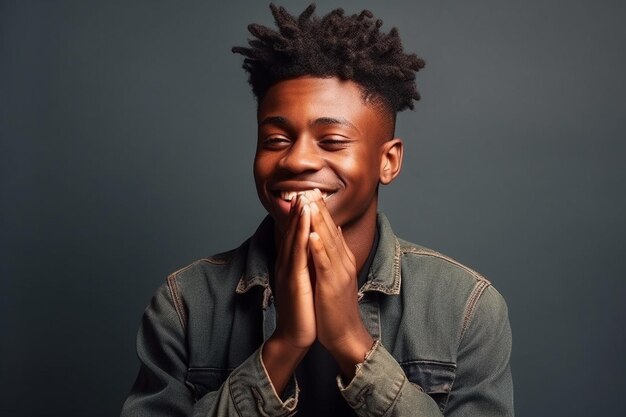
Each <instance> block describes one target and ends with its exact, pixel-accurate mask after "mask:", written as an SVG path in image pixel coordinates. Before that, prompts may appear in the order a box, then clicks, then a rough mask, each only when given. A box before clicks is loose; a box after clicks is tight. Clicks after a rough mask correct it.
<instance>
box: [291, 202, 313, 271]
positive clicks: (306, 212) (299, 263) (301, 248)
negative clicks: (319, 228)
mask: <svg viewBox="0 0 626 417" xmlns="http://www.w3.org/2000/svg"><path fill="white" fill-rule="evenodd" d="M298 208H299V210H298V217H299V220H298V227H297V230H296V236H295V238H294V245H293V267H294V268H296V270H297V271H300V270H302V269H306V268H307V263H308V262H307V257H308V245H309V233H310V230H311V209H310V207H309V205H308V200H307V199H306V197H304V196H302V198H301V202H300V204H299V205H298Z"/></svg>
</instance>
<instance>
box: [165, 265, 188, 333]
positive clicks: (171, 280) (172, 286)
mask: <svg viewBox="0 0 626 417" xmlns="http://www.w3.org/2000/svg"><path fill="white" fill-rule="evenodd" d="M167 287H168V289H169V291H170V297H172V302H173V303H174V308H175V309H176V314H177V315H178V319H179V320H180V324H181V326H183V330H186V329H187V313H186V312H185V308H184V304H183V300H182V299H181V298H180V293H179V292H178V283H177V282H176V275H175V274H172V275H170V276H169V277H167Z"/></svg>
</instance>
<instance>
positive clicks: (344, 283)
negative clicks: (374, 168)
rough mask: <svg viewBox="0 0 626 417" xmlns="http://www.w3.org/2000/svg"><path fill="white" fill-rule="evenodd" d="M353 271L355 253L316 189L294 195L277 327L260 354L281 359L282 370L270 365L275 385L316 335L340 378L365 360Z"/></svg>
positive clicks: (281, 257) (282, 251) (279, 279)
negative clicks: (332, 360)
mask: <svg viewBox="0 0 626 417" xmlns="http://www.w3.org/2000/svg"><path fill="white" fill-rule="evenodd" d="M357 272H358V271H357V266H356V261H355V257H354V255H353V254H352V252H351V251H350V248H349V247H348V245H347V244H346V241H345V240H344V237H343V233H342V231H341V228H339V227H337V226H336V225H335V223H334V221H333V219H332V217H331V215H330V213H329V212H328V209H327V207H326V204H325V202H324V199H323V198H322V194H321V193H320V191H319V190H313V191H307V192H305V193H300V194H299V195H297V196H296V197H294V198H293V199H292V201H291V211H290V217H289V222H288V226H287V229H286V232H285V235H284V236H283V238H282V240H281V242H280V243H279V248H278V256H277V260H276V276H275V296H274V298H275V300H276V309H277V327H276V330H275V332H274V334H273V335H272V336H271V337H270V340H268V343H267V344H266V349H265V350H264V352H263V355H264V360H265V362H266V365H267V363H271V362H272V361H271V358H268V357H269V356H272V354H273V353H276V352H280V353H281V356H283V358H284V359H285V360H284V361H283V362H282V363H283V364H284V366H282V367H281V368H283V369H282V372H281V371H277V372H274V374H275V375H272V373H273V372H272V371H273V370H274V371H276V369H275V367H274V369H270V368H271V367H272V366H269V367H268V372H269V373H270V378H271V379H272V381H273V382H274V385H275V387H276V385H278V387H281V385H282V384H280V382H285V383H286V381H282V380H280V379H281V378H280V376H288V375H290V374H291V373H292V372H293V370H294V369H295V367H296V366H297V364H298V363H299V361H300V360H301V359H302V357H304V354H306V351H307V350H308V348H309V347H310V346H311V345H312V344H313V342H314V341H315V339H316V338H317V339H318V340H319V342H320V343H321V344H322V345H323V346H324V347H325V348H326V349H327V350H328V351H329V352H330V353H331V355H332V356H333V357H334V358H335V360H336V361H337V363H338V365H339V369H340V371H341V373H342V376H343V377H344V378H348V379H351V378H352V377H353V376H354V369H355V366H354V365H356V364H357V363H360V362H363V360H364V357H365V354H366V352H367V351H368V350H369V349H370V348H371V346H372V344H373V340H372V338H371V336H370V335H369V333H368V332H367V329H366V328H365V326H364V324H363V322H362V320H361V316H360V313H359V307H358V294H357ZM268 344H269V347H268V346H267V345H268ZM285 355H286V357H285ZM266 359H269V360H266ZM271 364H272V365H273V363H271ZM289 371H291V372H289ZM275 376H276V377H277V378H275ZM275 379H279V380H280V381H278V382H279V383H278V384H277V383H276V382H277V381H275ZM283 379H284V378H283ZM278 387H277V388H278ZM278 391H280V389H279V390H278Z"/></svg>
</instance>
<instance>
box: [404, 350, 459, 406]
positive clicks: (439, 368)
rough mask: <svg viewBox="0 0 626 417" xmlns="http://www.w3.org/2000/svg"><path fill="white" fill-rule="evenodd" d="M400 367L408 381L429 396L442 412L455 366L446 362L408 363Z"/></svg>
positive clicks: (450, 387)
mask: <svg viewBox="0 0 626 417" xmlns="http://www.w3.org/2000/svg"><path fill="white" fill-rule="evenodd" d="M400 366H401V367H402V369H403V370H404V373H405V374H406V377H407V378H408V380H409V381H410V382H412V383H413V384H416V385H418V386H419V387H420V388H421V389H422V391H424V392H425V393H426V394H428V395H430V397H431V398H432V399H434V400H435V402H436V403H437V405H438V406H439V409H440V410H441V411H442V412H443V410H444V409H445V408H446V404H447V403H448V396H449V395H450V390H451V389H452V383H453V382H454V376H455V371H456V365H455V364H453V363H447V362H434V361H408V362H403V363H401V364H400Z"/></svg>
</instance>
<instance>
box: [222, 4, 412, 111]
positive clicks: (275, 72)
mask: <svg viewBox="0 0 626 417" xmlns="http://www.w3.org/2000/svg"><path fill="white" fill-rule="evenodd" d="M270 9H271V11H272V14H273V15H274V19H275V21H276V25H277V26H278V31H275V30H272V29H270V28H268V27H265V26H262V25H259V24H255V23H253V24H251V25H249V26H248V30H249V31H250V33H251V34H252V35H254V37H255V38H256V39H251V40H248V43H249V45H250V47H249V48H246V47H239V46H236V47H234V48H232V51H233V52H234V53H238V54H241V55H243V56H244V57H245V59H244V62H243V68H244V69H245V70H246V71H247V72H248V74H249V83H250V85H251V86H252V92H253V93H254V95H255V96H256V98H257V101H259V102H260V100H261V99H262V98H263V97H264V95H265V93H266V92H267V90H268V89H269V88H270V87H271V86H272V85H273V84H275V83H277V82H279V81H282V80H286V79H290V78H295V77H299V76H304V75H310V76H315V77H321V78H327V77H328V78H329V77H339V78H341V79H344V80H352V81H354V82H356V83H357V84H359V85H360V86H361V88H362V89H363V93H364V99H366V100H369V99H373V100H377V99H378V100H382V104H383V105H385V107H387V108H388V109H389V110H390V111H392V112H393V113H396V112H398V111H402V110H405V109H407V108H410V109H413V107H414V105H413V100H419V99H420V95H419V93H418V92H417V89H416V87H415V73H416V72H417V71H419V70H420V69H421V68H423V67H424V60H422V59H421V58H418V57H417V56H416V55H415V54H410V55H408V54H405V53H404V51H403V49H402V43H401V41H400V37H399V36H398V30H397V29H396V28H395V27H394V28H392V29H391V30H390V31H389V33H383V32H381V31H380V27H381V26H382V24H383V22H382V20H380V19H375V18H374V15H373V14H372V12H370V11H369V10H363V11H362V12H361V13H360V14H358V15H356V14H354V15H352V16H346V15H344V11H343V9H336V10H333V11H331V12H330V13H328V14H327V15H326V16H324V17H322V18H319V17H317V16H316V15H314V14H313V12H314V11H315V5H314V4H311V5H310V6H309V7H307V8H306V9H305V10H304V11H303V12H302V14H300V16H298V17H295V16H292V15H291V14H289V13H288V12H287V11H286V10H285V9H284V8H283V7H277V6H275V5H274V4H270Z"/></svg>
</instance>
